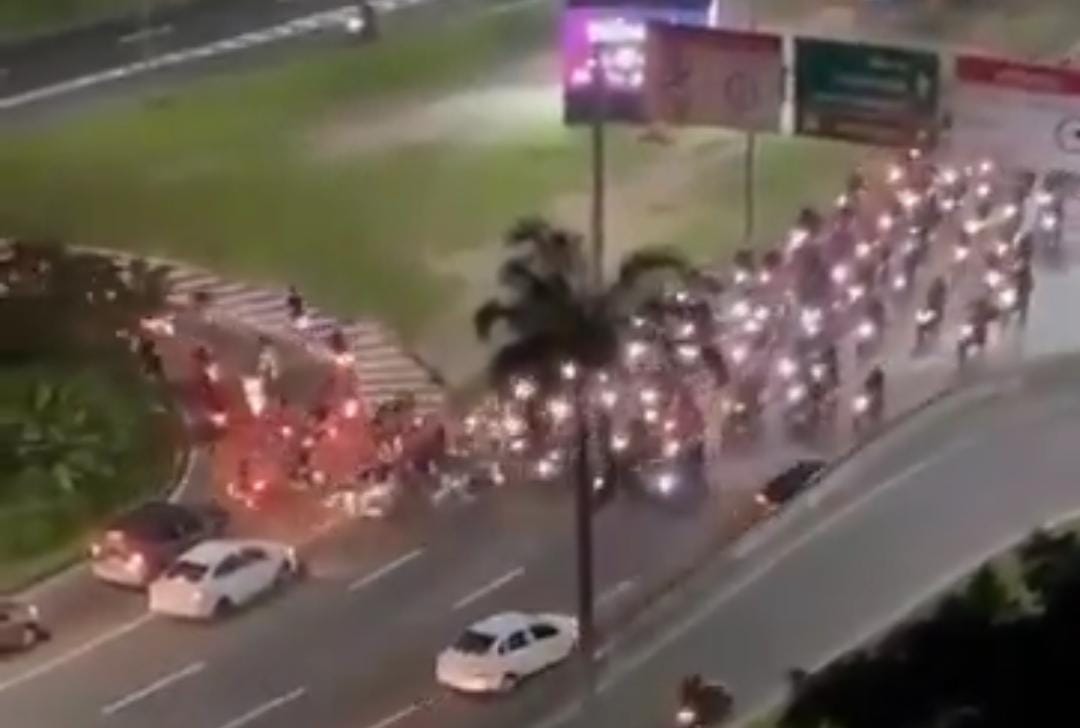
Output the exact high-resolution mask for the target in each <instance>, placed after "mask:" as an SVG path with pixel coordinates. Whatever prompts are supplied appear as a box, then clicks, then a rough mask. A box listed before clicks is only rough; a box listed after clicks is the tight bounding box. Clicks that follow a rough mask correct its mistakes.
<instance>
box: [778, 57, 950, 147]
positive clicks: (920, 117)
mask: <svg viewBox="0 0 1080 728" xmlns="http://www.w3.org/2000/svg"><path fill="white" fill-rule="evenodd" d="M940 86H941V63H940V60H939V58H938V55H937V54H936V53H928V52H925V51H918V50H911V49H907V48H892V47H886V46H877V45H868V44H863V43H848V42H843V41H832V40H816V39H810V38H797V39H796V40H795V131H796V133H798V134H808V135H811V136H824V137H831V138H834V139H845V140H848V141H855V142H864V143H868V144H877V145H882V146H911V145H914V144H918V143H921V142H923V141H926V137H927V135H934V134H935V133H936V130H937V128H938V99H939V95H940Z"/></svg>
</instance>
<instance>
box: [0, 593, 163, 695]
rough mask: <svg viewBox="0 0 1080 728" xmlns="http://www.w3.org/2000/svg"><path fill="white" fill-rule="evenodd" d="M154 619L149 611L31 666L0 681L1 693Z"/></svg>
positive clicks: (75, 658)
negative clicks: (8, 678)
mask: <svg viewBox="0 0 1080 728" xmlns="http://www.w3.org/2000/svg"><path fill="white" fill-rule="evenodd" d="M153 619H155V617H154V615H153V614H151V613H149V612H147V613H146V614H143V615H142V616H141V617H139V618H137V619H133V620H131V621H130V622H126V623H124V624H122V625H120V626H119V627H117V628H116V629H112V630H109V631H108V632H104V633H102V634H99V635H98V636H97V637H95V638H94V639H92V640H90V641H89V642H85V643H83V644H81V645H79V646H78V647H76V648H74V649H71V650H68V651H67V652H65V653H63V654H61V655H57V656H56V657H54V658H52V659H51V660H46V661H45V662H43V663H41V664H40V665H38V666H36V667H34V668H31V669H30V670H27V671H26V672H24V673H22V674H20V675H16V676H15V677H13V678H11V679H10V680H7V681H5V682H2V683H0V693H3V692H6V691H8V690H11V689H12V688H15V687H18V686H19V685H22V684H23V683H27V682H29V681H31V680H33V679H35V678H38V677H41V676H42V675H45V674H46V673H49V672H52V671H53V670H55V669H56V668H58V667H63V666H64V665H66V664H67V663H69V662H72V661H74V660H77V659H79V658H80V657H83V656H84V655H88V654H90V653H91V652H93V651H94V650H96V649H97V648H99V647H101V646H103V645H105V644H108V643H109V642H112V641H114V640H117V639H119V638H121V637H123V636H124V635H126V634H128V633H130V632H134V631H135V630H136V629H138V628H139V627H142V626H143V625H144V624H147V623H149V622H150V621H151V620H153Z"/></svg>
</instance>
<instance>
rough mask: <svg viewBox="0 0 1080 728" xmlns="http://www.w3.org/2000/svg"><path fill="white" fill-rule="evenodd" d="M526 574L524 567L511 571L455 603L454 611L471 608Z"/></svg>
mask: <svg viewBox="0 0 1080 728" xmlns="http://www.w3.org/2000/svg"><path fill="white" fill-rule="evenodd" d="M524 573H525V567H524V566H519V567H517V568H516V569H511V570H510V571H508V572H506V573H505V574H503V575H502V576H500V577H499V578H498V579H495V580H494V581H492V582H491V583H489V584H487V585H485V586H482V587H480V588H479V589H477V590H476V591H474V592H472V593H471V594H466V595H465V596H463V597H462V598H461V599H458V600H457V601H456V602H454V609H455V610H457V609H464V608H465V607H467V606H469V605H470V604H472V603H473V602H475V601H478V600H480V599H483V598H484V597H486V596H487V595H488V594H491V593H492V592H493V591H495V590H496V589H501V588H502V587H504V586H506V585H507V584H509V583H510V582H512V581H513V580H514V579H517V578H519V577H520V576H521V575H522V574H524Z"/></svg>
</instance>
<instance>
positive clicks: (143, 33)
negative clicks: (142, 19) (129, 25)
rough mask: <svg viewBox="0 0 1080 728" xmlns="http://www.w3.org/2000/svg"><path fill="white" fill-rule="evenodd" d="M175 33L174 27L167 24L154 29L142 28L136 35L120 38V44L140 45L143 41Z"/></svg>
mask: <svg viewBox="0 0 1080 728" xmlns="http://www.w3.org/2000/svg"><path fill="white" fill-rule="evenodd" d="M172 32H173V27H172V26H171V25H169V24H168V23H166V24H165V25H158V26H156V27H153V28H140V29H139V30H136V31H135V32H134V33H128V34H127V35H122V36H120V39H119V42H120V43H121V44H128V43H138V42H139V41H142V40H148V39H151V38H159V37H161V36H163V35H168V34H169V33H172Z"/></svg>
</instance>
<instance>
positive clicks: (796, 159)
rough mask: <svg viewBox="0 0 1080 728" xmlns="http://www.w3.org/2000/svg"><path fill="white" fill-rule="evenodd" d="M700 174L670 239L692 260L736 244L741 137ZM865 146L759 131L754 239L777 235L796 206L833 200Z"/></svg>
mask: <svg viewBox="0 0 1080 728" xmlns="http://www.w3.org/2000/svg"><path fill="white" fill-rule="evenodd" d="M735 143H736V144H737V145H739V146H738V151H737V153H736V154H734V155H733V156H730V157H728V158H727V159H726V160H725V161H724V162H720V163H718V164H717V165H716V167H715V169H714V170H713V171H712V172H710V173H708V174H705V175H703V178H702V179H700V180H699V182H698V184H697V185H696V186H695V194H694V196H693V198H691V199H688V200H687V201H686V205H687V225H686V227H685V229H684V230H683V231H682V232H681V233H680V234H678V235H677V237H676V238H675V239H674V240H672V241H671V242H672V243H673V244H674V245H675V246H676V247H679V248H681V249H683V250H685V251H687V252H688V253H689V254H690V255H691V256H692V257H694V258H695V259H698V260H703V261H707V260H710V259H712V260H715V259H716V258H717V257H720V258H724V259H726V258H727V257H728V255H729V254H730V253H731V251H733V250H734V248H736V247H738V246H740V245H741V244H742V239H743V231H744V218H745V215H744V209H745V202H744V200H745V191H744V190H745V182H744V180H745V173H744V169H745V167H744V164H743V159H744V156H743V152H742V149H743V146H742V145H743V142H742V141H741V140H740V141H738V142H735ZM865 153H866V152H865V149H861V148H859V147H854V146H851V145H848V144H840V143H836V142H830V141H821V140H816V139H807V138H784V137H776V136H759V137H758V140H757V152H756V160H755V165H754V169H755V172H754V174H755V185H754V194H755V214H754V221H755V226H754V242H755V243H756V244H757V245H764V246H769V245H772V244H774V243H775V242H776V241H778V240H780V238H781V236H782V234H783V233H784V231H785V230H787V228H789V227H790V226H791V224H792V223H793V221H794V219H795V216H796V215H797V214H798V212H799V210H800V209H802V208H803V207H805V206H807V205H811V206H816V207H819V208H820V207H823V206H825V205H827V204H829V202H830V201H831V200H833V199H834V198H835V197H836V195H837V194H839V191H840V190H842V189H843V184H844V181H845V179H846V178H847V176H848V175H849V174H850V172H851V169H852V166H853V165H854V164H855V163H856V162H857V161H858V160H859V159H860V158H861V157H863V156H865Z"/></svg>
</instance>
